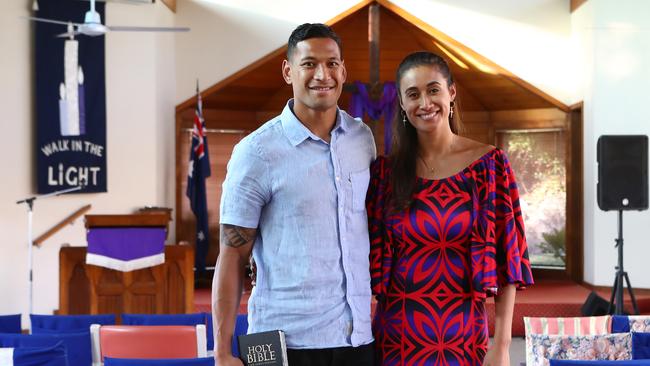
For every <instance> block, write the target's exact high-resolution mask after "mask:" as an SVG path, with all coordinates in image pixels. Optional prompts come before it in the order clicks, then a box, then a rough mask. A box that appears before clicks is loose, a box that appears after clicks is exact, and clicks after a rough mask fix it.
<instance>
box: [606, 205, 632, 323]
mask: <svg viewBox="0 0 650 366" xmlns="http://www.w3.org/2000/svg"><path fill="white" fill-rule="evenodd" d="M615 241H616V245H615V247H617V248H618V265H617V266H616V278H614V286H613V287H612V296H611V297H610V299H609V309H608V310H607V313H608V314H612V308H613V307H614V305H616V306H615V309H614V312H613V314H616V315H623V286H625V285H624V284H623V279H625V283H626V284H627V290H628V292H629V294H630V299H631V300H632V306H633V307H634V314H639V308H638V307H637V305H636V298H635V297H634V292H633V289H632V285H630V277H628V275H627V272H625V270H624V269H623V210H618V238H617V239H615Z"/></svg>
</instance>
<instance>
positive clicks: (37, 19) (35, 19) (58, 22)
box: [22, 17, 81, 25]
mask: <svg viewBox="0 0 650 366" xmlns="http://www.w3.org/2000/svg"><path fill="white" fill-rule="evenodd" d="M22 18H25V19H29V20H33V21H36V22H43V23H52V24H63V25H68V24H73V25H81V24H79V23H72V22H64V21H62V20H54V19H45V18H38V17H22Z"/></svg>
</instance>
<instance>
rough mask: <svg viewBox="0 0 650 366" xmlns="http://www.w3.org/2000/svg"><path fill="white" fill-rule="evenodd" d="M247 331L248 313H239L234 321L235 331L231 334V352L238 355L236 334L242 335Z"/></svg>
mask: <svg viewBox="0 0 650 366" xmlns="http://www.w3.org/2000/svg"><path fill="white" fill-rule="evenodd" d="M246 332H248V315H247V314H239V315H237V320H236V321H235V332H234V333H233V335H232V354H233V355H234V356H235V357H239V342H238V341H237V336H240V335H244V334H246Z"/></svg>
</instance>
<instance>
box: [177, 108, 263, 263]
mask: <svg viewBox="0 0 650 366" xmlns="http://www.w3.org/2000/svg"><path fill="white" fill-rule="evenodd" d="M203 117H204V119H205V124H206V128H207V129H208V132H207V139H208V152H209V154H210V168H211V173H212V174H211V176H210V177H209V178H208V179H207V180H206V191H207V203H208V227H209V235H210V244H209V248H208V257H207V259H206V263H207V265H208V266H212V265H214V264H215V262H216V258H217V256H218V253H219V202H220V199H221V184H222V183H223V179H224V178H225V174H226V165H227V163H228V161H229V160H230V155H231V153H232V148H233V146H234V145H235V144H236V143H237V142H239V140H241V138H243V137H244V136H245V135H246V134H247V133H248V131H252V130H254V129H256V128H257V127H258V126H259V125H260V122H258V117H257V114H256V113H255V112H253V111H242V110H224V109H205V110H204V111H203ZM193 119H194V112H193V111H189V110H188V111H183V112H181V113H177V121H176V125H177V134H176V187H177V188H176V222H175V224H176V239H177V240H178V241H187V242H189V243H190V244H192V245H194V243H195V238H194V236H195V230H196V229H195V227H196V226H195V225H196V222H195V217H194V213H192V211H191V209H190V205H189V200H188V198H187V196H186V195H185V192H186V190H187V172H188V163H189V156H190V147H191V132H190V130H189V129H190V128H191V126H192V124H193ZM220 129H226V130H236V131H240V132H239V133H220V132H218V131H216V130H220ZM233 132H234V131H233Z"/></svg>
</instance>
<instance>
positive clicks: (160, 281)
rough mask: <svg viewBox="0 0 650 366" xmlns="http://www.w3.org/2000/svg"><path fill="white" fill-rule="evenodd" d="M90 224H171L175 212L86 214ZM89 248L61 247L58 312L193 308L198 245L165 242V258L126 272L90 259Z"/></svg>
mask: <svg viewBox="0 0 650 366" xmlns="http://www.w3.org/2000/svg"><path fill="white" fill-rule="evenodd" d="M85 218H86V228H87V229H90V228H97V227H152V226H158V227H160V226H162V227H167V224H168V223H169V220H170V214H169V213H168V212H166V213H138V214H132V215H86V216H85ZM86 253H87V250H86V247H62V248H61V250H60V252H59V262H60V266H59V312H58V313H59V314H108V313H113V314H115V315H116V316H117V317H118V319H120V314H122V313H139V314H178V313H191V312H193V311H194V306H193V299H194V271H193V267H194V249H193V247H192V246H189V245H167V246H165V263H163V264H161V265H157V266H153V267H148V268H143V269H138V270H134V271H130V272H121V271H116V270H112V269H108V268H104V267H98V266H94V265H90V264H86Z"/></svg>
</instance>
